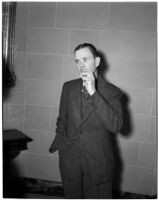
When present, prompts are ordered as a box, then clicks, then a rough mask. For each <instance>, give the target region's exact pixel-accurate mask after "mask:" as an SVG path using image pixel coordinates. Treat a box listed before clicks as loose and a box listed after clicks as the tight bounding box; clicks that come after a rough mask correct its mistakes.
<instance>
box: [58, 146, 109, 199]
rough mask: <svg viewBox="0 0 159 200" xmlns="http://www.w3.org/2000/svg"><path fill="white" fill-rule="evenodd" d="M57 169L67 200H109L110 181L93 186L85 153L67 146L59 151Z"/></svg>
mask: <svg viewBox="0 0 159 200" xmlns="http://www.w3.org/2000/svg"><path fill="white" fill-rule="evenodd" d="M59 169H60V173H61V178H62V183H63V187H64V195H65V198H67V199H81V198H86V199H99V198H100V199H111V198H112V181H108V182H105V183H102V184H98V185H96V184H94V183H93V182H92V178H91V175H90V169H89V166H88V162H87V159H86V157H85V152H84V151H83V150H81V149H79V148H76V147H73V146H69V145H68V147H67V148H66V147H65V148H64V149H63V150H59Z"/></svg>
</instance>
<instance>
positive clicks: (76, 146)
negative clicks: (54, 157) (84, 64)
mask: <svg viewBox="0 0 159 200" xmlns="http://www.w3.org/2000/svg"><path fill="white" fill-rule="evenodd" d="M81 87H82V80H81V79H75V80H72V81H68V82H66V83H65V84H64V86H63V89H62V95H61V101H60V110H59V117H58V119H57V129H56V133H57V135H56V137H55V139H54V141H53V143H52V145H51V147H50V151H51V152H54V151H55V150H56V149H58V150H59V159H60V171H61V176H62V180H63V182H65V180H64V179H65V177H66V174H67V173H68V170H71V166H73V165H74V162H76V161H77V162H76V163H75V165H76V164H77V165H78V164H79V163H78V162H79V160H80V159H82V163H86V164H84V165H86V168H87V172H88V174H89V175H90V180H91V182H92V184H93V185H101V184H103V183H107V182H109V181H111V180H112V172H113V152H112V145H111V141H110V134H112V133H117V132H119V130H120V129H121V127H122V123H123V120H122V108H121V104H120V98H121V91H120V90H119V89H118V88H117V87H116V86H114V85H112V84H110V83H108V82H107V81H105V80H104V79H103V78H102V77H101V76H98V78H97V84H96V89H97V91H96V92H95V93H94V94H93V95H92V96H90V100H89V103H88V105H87V108H86V111H85V114H84V116H83V118H82V117H81V106H82V105H81V94H82V93H81ZM79 151H80V153H79ZM73 152H76V153H77V154H76V153H75V155H74V154H73ZM81 155H82V156H81ZM78 156H79V159H77V160H76V161H75V158H76V157H78ZM71 157H74V159H72V160H71ZM66 165H67V168H66V167H65V166H66ZM68 166H69V167H68ZM68 183H69V181H68ZM64 190H65V185H64ZM92 198H93V197H92ZM95 198H97V197H95ZM101 198H104V197H102V196H101Z"/></svg>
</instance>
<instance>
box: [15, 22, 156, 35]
mask: <svg viewBox="0 0 159 200" xmlns="http://www.w3.org/2000/svg"><path fill="white" fill-rule="evenodd" d="M17 25H18V24H17ZM18 26H22V25H18ZM29 28H30V29H46V30H54V29H58V30H69V29H70V30H73V31H104V32H105V31H110V32H122V33H139V34H157V32H151V31H147V32H146V31H126V30H125V31H123V30H114V29H113V30H111V29H86V28H71V27H69V28H67V27H63V28H59V27H58V28H57V27H56V28H53V27H46V26H45V27H42V26H29Z"/></svg>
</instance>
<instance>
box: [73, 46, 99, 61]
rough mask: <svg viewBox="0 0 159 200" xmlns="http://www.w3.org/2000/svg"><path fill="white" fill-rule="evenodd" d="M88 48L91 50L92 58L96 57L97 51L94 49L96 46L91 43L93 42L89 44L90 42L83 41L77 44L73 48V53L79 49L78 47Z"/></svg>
mask: <svg viewBox="0 0 159 200" xmlns="http://www.w3.org/2000/svg"><path fill="white" fill-rule="evenodd" d="M85 47H87V48H89V50H90V51H91V53H92V54H93V56H94V58H96V57H98V56H99V55H98V51H97V49H96V47H95V46H94V45H93V44H90V43H83V44H79V45H78V46H77V47H76V48H75V50H74V53H75V52H76V51H77V50H80V49H83V48H85Z"/></svg>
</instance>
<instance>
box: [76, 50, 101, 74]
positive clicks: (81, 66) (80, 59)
mask: <svg viewBox="0 0 159 200" xmlns="http://www.w3.org/2000/svg"><path fill="white" fill-rule="evenodd" d="M75 63H76V65H77V68H78V70H79V72H80V74H81V73H83V72H92V73H94V72H95V71H96V69H97V67H98V66H99V57H96V58H94V56H93V54H92V52H91V51H90V49H89V48H87V47H84V48H82V49H79V50H77V51H76V52H75Z"/></svg>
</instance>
